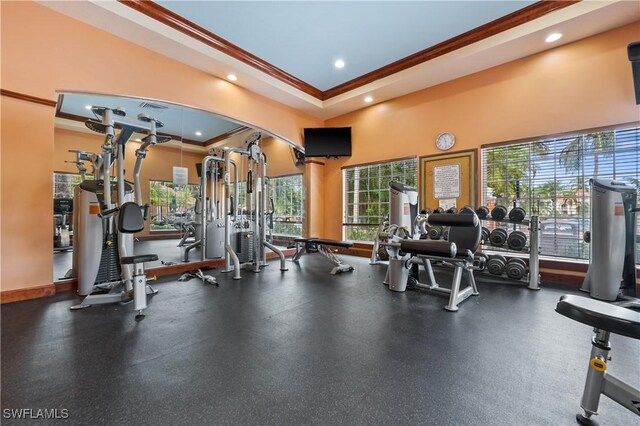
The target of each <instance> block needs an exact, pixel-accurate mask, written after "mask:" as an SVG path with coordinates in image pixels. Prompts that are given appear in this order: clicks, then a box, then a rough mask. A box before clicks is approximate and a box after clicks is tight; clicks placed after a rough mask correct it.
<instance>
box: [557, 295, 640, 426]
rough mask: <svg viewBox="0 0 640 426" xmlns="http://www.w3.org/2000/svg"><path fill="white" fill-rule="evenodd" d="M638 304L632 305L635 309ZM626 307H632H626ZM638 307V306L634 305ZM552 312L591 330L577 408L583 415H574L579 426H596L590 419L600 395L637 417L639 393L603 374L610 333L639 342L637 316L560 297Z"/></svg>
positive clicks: (626, 310) (619, 308) (621, 309)
mask: <svg viewBox="0 0 640 426" xmlns="http://www.w3.org/2000/svg"><path fill="white" fill-rule="evenodd" d="M637 304H638V301H637V300H636V301H635V302H633V305H637ZM626 306H632V304H631V303H630V304H628V305H626ZM638 306H640V305H638ZM556 312H558V313H559V314H561V315H564V316H566V317H568V318H571V319H573V320H575V321H578V322H581V323H583V324H586V325H588V326H589V327H593V328H594V334H595V335H594V337H593V339H592V340H591V345H592V348H591V356H590V359H589V369H588V370H587V379H586V382H585V385H584V392H583V394H582V400H581V402H580V406H581V407H582V409H583V410H584V414H576V420H577V421H578V423H580V424H583V425H597V424H598V423H597V422H596V421H595V420H594V419H592V416H594V415H597V414H598V405H599V404H600V394H604V395H606V396H608V397H609V398H611V399H612V400H613V401H615V402H617V403H618V404H620V405H622V406H623V407H625V408H626V409H628V410H629V411H631V412H632V413H634V414H635V415H637V416H640V389H637V388H635V387H633V386H631V385H629V384H627V383H625V382H623V381H622V380H620V379H618V378H617V377H614V376H612V375H611V374H609V373H608V372H607V367H608V366H607V362H608V361H609V360H610V359H611V357H610V356H609V351H611V344H610V342H609V337H610V334H611V333H614V334H619V335H622V336H626V337H631V338H632V339H640V312H637V311H635V310H632V309H629V308H628V307H624V306H616V305H613V304H609V303H605V302H600V301H597V300H592V299H588V298H586V297H579V296H574V295H564V296H562V297H561V298H560V301H559V302H558V304H557V305H556Z"/></svg>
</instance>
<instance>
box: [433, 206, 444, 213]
mask: <svg viewBox="0 0 640 426" xmlns="http://www.w3.org/2000/svg"><path fill="white" fill-rule="evenodd" d="M433 212H434V213H436V214H440V213H444V209H443V208H442V207H438V208H437V209H435V210H434V211H433Z"/></svg>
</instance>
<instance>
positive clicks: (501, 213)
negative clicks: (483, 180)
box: [491, 206, 507, 220]
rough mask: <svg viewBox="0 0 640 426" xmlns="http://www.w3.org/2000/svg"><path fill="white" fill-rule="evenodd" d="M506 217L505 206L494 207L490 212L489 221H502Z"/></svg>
mask: <svg viewBox="0 0 640 426" xmlns="http://www.w3.org/2000/svg"><path fill="white" fill-rule="evenodd" d="M505 217H507V208H506V207H505V206H495V207H494V208H493V210H491V219H495V220H502V219H504V218H505Z"/></svg>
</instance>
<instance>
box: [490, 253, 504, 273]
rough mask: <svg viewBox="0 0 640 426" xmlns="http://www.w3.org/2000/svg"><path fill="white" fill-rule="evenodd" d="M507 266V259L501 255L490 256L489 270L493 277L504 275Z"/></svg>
mask: <svg viewBox="0 0 640 426" xmlns="http://www.w3.org/2000/svg"><path fill="white" fill-rule="evenodd" d="M506 266H507V259H505V258H504V256H500V255H499V254H496V255H493V256H489V260H487V270H488V271H489V272H490V273H492V274H493V275H502V273H503V272H504V268H505V267H506Z"/></svg>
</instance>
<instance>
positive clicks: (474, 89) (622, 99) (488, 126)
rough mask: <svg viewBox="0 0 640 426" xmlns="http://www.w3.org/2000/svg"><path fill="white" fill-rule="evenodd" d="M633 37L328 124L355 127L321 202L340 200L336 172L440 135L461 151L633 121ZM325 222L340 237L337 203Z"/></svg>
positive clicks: (620, 34) (428, 150) (489, 73)
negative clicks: (453, 139)
mask: <svg viewBox="0 0 640 426" xmlns="http://www.w3.org/2000/svg"><path fill="white" fill-rule="evenodd" d="M639 35H640V22H636V23H634V24H631V25H627V26H625V27H622V28H619V29H616V30H612V31H609V32H606V33H603V34H600V35H596V36H594V37H591V38H588V39H584V40H581V41H578V42H575V43H571V44H568V45H566V46H560V47H558V48H555V49H551V50H549V51H546V52H542V53H539V54H536V55H533V56H529V57H527V58H523V59H520V60H518V61H514V62H511V63H508V64H504V65H501V66H498V67H495V68H491V69H489V70H486V71H483V72H479V73H476V74H473V75H470V76H467V77H463V78H460V79H457V80H454V81H451V82H448V83H444V84H441V85H439V86H436V87H433V88H429V89H426V90H422V91H419V92H415V93H412V94H409V95H406V96H403V97H400V98H397V99H393V100H390V101H388V102H383V103H380V104H377V105H373V106H371V107H368V108H365V109H362V110H359V111H355V112H353V113H350V114H346V115H343V116H340V117H337V118H334V119H331V120H327V121H326V123H325V125H326V126H351V127H352V128H353V129H352V134H353V156H352V157H350V158H345V159H339V160H327V161H325V163H326V165H325V166H324V198H325V199H329V200H341V199H342V173H341V167H344V166H348V165H354V164H361V163H366V162H372V161H381V160H382V161H383V160H387V159H392V158H401V157H407V156H413V155H417V156H422V155H432V154H437V153H438V151H437V149H436V148H435V139H436V136H437V135H438V134H440V133H442V132H445V131H448V132H452V133H453V134H454V135H455V136H456V145H455V147H454V149H453V150H452V151H459V150H460V151H461V150H468V149H477V148H479V147H480V146H481V145H483V144H488V143H493V142H502V141H510V140H516V139H523V138H534V137H536V136H542V135H550V134H557V133H562V132H569V131H574V130H581V129H588V128H594V127H602V126H608V125H615V124H620V123H629V122H633V121H638V120H639V119H640V108H639V107H637V106H636V105H635V101H634V98H633V81H632V77H631V66H630V63H629V61H628V59H627V51H626V46H627V44H628V43H630V42H632V41H635V40H637V39H638V38H639ZM324 217H325V222H324V232H323V236H324V237H326V238H335V239H341V238H342V221H341V219H339V218H341V217H342V203H325V204H324Z"/></svg>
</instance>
